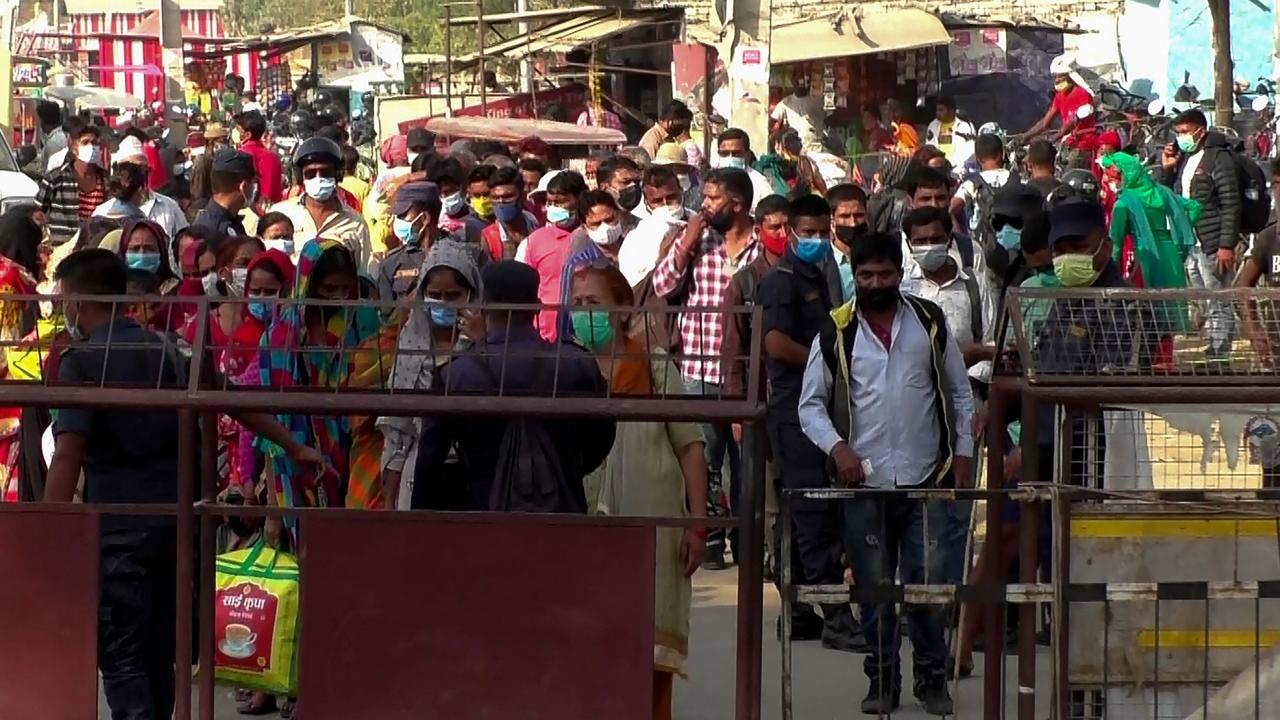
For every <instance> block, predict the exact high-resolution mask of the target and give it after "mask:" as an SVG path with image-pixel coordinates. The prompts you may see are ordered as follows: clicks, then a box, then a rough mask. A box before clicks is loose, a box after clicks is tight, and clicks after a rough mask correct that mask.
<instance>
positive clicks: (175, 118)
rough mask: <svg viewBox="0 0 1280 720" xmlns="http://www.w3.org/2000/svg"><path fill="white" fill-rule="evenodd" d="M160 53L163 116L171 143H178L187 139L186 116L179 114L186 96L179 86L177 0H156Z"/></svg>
mask: <svg viewBox="0 0 1280 720" xmlns="http://www.w3.org/2000/svg"><path fill="white" fill-rule="evenodd" d="M160 54H161V59H162V64H163V65H164V89H163V90H162V91H161V93H162V96H163V98H164V117H165V121H166V124H167V125H168V127H169V137H170V138H171V142H181V141H182V138H185V137H186V136H187V116H186V113H185V112H183V108H184V107H185V106H186V104H187V97H186V92H185V91H184V89H183V86H182V85H183V82H182V81H183V73H184V72H186V67H185V64H184V63H183V61H182V11H181V10H180V9H179V8H178V2H177V0H160Z"/></svg>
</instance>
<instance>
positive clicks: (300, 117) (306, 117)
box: [289, 109, 315, 136]
mask: <svg viewBox="0 0 1280 720" xmlns="http://www.w3.org/2000/svg"><path fill="white" fill-rule="evenodd" d="M289 127H291V128H293V134H294V135H295V136H298V135H310V134H311V133H313V132H315V128H314V127H312V126H311V113H310V112H307V111H306V110H302V109H299V110H297V111H295V112H294V113H293V114H292V115H290V116H289Z"/></svg>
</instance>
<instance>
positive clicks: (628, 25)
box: [453, 10, 680, 70]
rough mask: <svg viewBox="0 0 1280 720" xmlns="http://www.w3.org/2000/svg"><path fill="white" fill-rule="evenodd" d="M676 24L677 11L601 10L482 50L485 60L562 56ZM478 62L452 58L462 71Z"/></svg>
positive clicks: (474, 55)
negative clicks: (647, 28) (644, 29)
mask: <svg viewBox="0 0 1280 720" xmlns="http://www.w3.org/2000/svg"><path fill="white" fill-rule="evenodd" d="M679 22H680V13H679V11H676V12H673V11H670V10H657V11H650V12H644V11H626V12H625V14H623V13H622V12H617V11H615V12H610V11H602V12H600V13H597V14H594V15H588V16H585V17H576V18H570V19H568V20H561V21H560V22H555V23H551V24H550V25H547V26H545V27H541V28H538V29H537V30H531V31H530V32H529V33H528V34H527V35H520V36H517V37H513V38H511V39H510V40H507V41H504V42H500V43H498V44H496V45H491V46H489V47H486V48H485V49H484V56H485V57H486V58H499V57H503V58H522V57H525V56H528V55H537V54H540V53H547V52H552V53H564V52H569V51H570V50H573V49H574V48H577V47H582V46H584V45H586V46H590V45H592V44H594V43H598V42H601V41H603V40H606V39H608V38H611V37H613V36H615V35H620V34H622V33H624V32H627V31H629V30H635V29H637V28H641V27H645V26H652V25H669V24H672V23H679ZM479 61H480V55H479V54H478V53H471V54H470V55H462V56H459V57H456V58H454V60H453V66H454V69H455V70H456V69H459V68H465V67H467V66H470V65H474V64H476V63H478V62H479Z"/></svg>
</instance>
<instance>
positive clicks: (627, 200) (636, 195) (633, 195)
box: [618, 185, 644, 212]
mask: <svg viewBox="0 0 1280 720" xmlns="http://www.w3.org/2000/svg"><path fill="white" fill-rule="evenodd" d="M643 197H644V196H643V194H642V193H641V192H640V186H639V185H628V186H626V187H624V188H622V190H620V191H619V192H618V204H619V205H621V206H622V209H623V210H626V211H627V212H631V211H632V210H635V209H636V206H637V205H639V204H640V200H641V199H642V198H643Z"/></svg>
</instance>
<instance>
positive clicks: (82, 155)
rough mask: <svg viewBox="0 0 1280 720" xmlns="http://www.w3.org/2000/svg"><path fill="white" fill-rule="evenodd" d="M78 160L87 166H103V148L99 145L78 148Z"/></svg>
mask: <svg viewBox="0 0 1280 720" xmlns="http://www.w3.org/2000/svg"><path fill="white" fill-rule="evenodd" d="M76 159H77V160H79V161H80V162H82V163H84V164H85V165H101V164H102V148H100V147H98V146H97V145H81V146H80V147H78V148H76Z"/></svg>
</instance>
